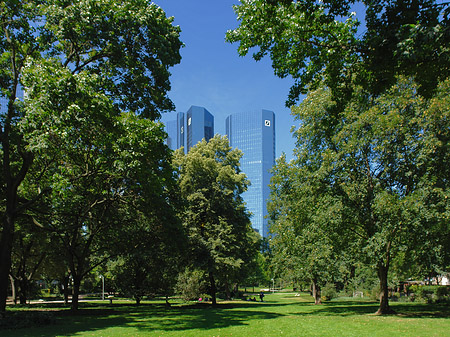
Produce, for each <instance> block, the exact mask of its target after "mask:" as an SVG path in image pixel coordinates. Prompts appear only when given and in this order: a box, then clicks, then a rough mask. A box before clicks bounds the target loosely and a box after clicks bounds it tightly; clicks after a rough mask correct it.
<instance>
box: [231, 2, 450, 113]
mask: <svg viewBox="0 0 450 337" xmlns="http://www.w3.org/2000/svg"><path fill="white" fill-rule="evenodd" d="M354 3H355V1H342V0H332V1H313V0H304V1H264V0H253V1H248V0H241V1H240V4H239V5H235V6H234V10H235V13H236V16H237V20H238V21H239V27H238V28H236V29H234V30H230V31H228V32H227V35H226V39H227V41H228V42H239V46H238V53H239V55H241V56H243V55H246V54H247V53H248V52H249V51H251V50H252V51H254V53H253V58H254V59H255V60H256V61H258V60H260V59H262V58H263V57H264V56H266V55H268V56H269V57H270V59H271V61H272V67H273V69H274V71H275V74H276V75H278V76H280V77H286V76H291V77H292V78H293V79H294V80H295V83H294V85H293V86H292V88H291V90H290V93H289V98H288V101H287V102H286V104H287V106H292V105H293V104H294V103H295V102H296V101H297V100H298V98H299V96H300V94H306V93H307V91H308V90H315V89H317V88H319V86H320V85H322V84H325V85H326V86H327V87H329V88H331V91H332V94H333V99H334V100H335V101H336V102H337V103H338V105H339V106H340V108H343V107H344V106H345V104H346V103H348V102H349V100H350V99H351V93H352V91H353V89H354V85H355V84H357V85H363V87H364V88H365V89H366V90H367V91H368V92H370V93H371V94H372V95H379V94H381V93H382V92H383V91H384V90H386V89H388V88H389V87H391V86H392V85H393V84H395V82H396V77H397V76H398V75H404V76H408V77H413V78H415V79H416V82H417V83H418V84H419V87H418V90H419V91H420V92H421V93H422V94H424V95H425V96H427V97H430V96H431V95H432V93H433V92H434V89H435V88H436V86H437V83H438V82H439V81H442V80H444V79H445V78H447V77H448V76H449V75H450V73H449V69H448V66H447V65H448V61H449V53H448V48H449V41H450V39H449V38H448V37H449V24H450V20H449V17H448V15H449V4H448V3H445V2H444V3H442V2H439V1H433V0H421V1H403V0H398V1H384V0H377V1H363V2H362V4H363V5H364V9H365V18H364V20H365V21H364V23H365V27H366V30H365V31H364V32H362V31H361V30H360V29H359V28H360V26H361V21H360V20H363V15H362V14H361V13H358V14H359V15H358V16H356V14H355V13H353V12H351V11H352V4H354ZM362 4H361V3H360V6H359V8H360V9H361V10H362Z"/></svg>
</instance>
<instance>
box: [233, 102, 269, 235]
mask: <svg viewBox="0 0 450 337" xmlns="http://www.w3.org/2000/svg"><path fill="white" fill-rule="evenodd" d="M226 133H227V136H228V139H229V141H230V145H231V146H232V147H233V148H236V147H237V148H238V149H240V150H241V151H242V152H243V154H244V155H243V157H242V159H241V170H242V172H244V173H245V174H246V175H247V177H248V179H249V180H250V182H251V185H250V186H249V188H248V191H247V192H245V193H244V194H243V198H244V201H245V202H246V204H247V208H248V210H249V211H250V212H251V213H252V214H253V215H252V218H251V221H252V226H253V228H254V229H255V230H256V231H258V232H259V233H260V234H261V236H263V237H266V236H267V235H268V219H266V218H265V216H266V215H267V205H266V203H267V200H268V198H269V194H270V188H269V183H270V178H271V176H272V175H271V173H270V170H271V169H272V167H273V165H274V164H275V114H274V112H273V111H269V110H259V111H254V112H249V113H239V114H232V115H230V116H228V117H227V119H226Z"/></svg>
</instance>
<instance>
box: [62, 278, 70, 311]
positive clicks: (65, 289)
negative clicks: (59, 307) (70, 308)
mask: <svg viewBox="0 0 450 337" xmlns="http://www.w3.org/2000/svg"><path fill="white" fill-rule="evenodd" d="M62 281H63V284H62V286H63V289H62V290H63V294H64V304H65V305H68V304H69V276H64V278H63V280H62Z"/></svg>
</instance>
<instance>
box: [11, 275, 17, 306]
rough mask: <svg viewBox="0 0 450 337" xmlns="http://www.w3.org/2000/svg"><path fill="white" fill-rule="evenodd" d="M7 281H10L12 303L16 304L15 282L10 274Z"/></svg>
mask: <svg viewBox="0 0 450 337" xmlns="http://www.w3.org/2000/svg"><path fill="white" fill-rule="evenodd" d="M9 279H10V280H11V292H12V299H13V301H14V304H17V298H16V282H15V280H14V277H12V275H11V274H9Z"/></svg>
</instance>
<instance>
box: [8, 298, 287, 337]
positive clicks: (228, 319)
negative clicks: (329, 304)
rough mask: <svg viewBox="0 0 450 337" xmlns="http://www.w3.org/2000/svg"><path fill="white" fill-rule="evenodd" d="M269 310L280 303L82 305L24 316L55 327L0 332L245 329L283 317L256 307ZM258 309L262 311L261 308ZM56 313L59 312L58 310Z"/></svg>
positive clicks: (61, 333)
mask: <svg viewBox="0 0 450 337" xmlns="http://www.w3.org/2000/svg"><path fill="white" fill-rule="evenodd" d="M262 305H263V307H264V308H266V309H267V308H270V307H274V306H283V305H286V304H280V303H271V304H269V303H259V302H258V303H245V302H236V303H225V304H219V305H217V306H211V305H208V304H194V305H174V306H172V307H166V306H165V305H163V304H161V305H160V304H145V303H144V304H141V305H140V306H136V305H130V304H115V305H113V306H110V307H108V306H98V305H97V306H96V305H84V306H83V307H82V308H80V309H79V310H78V311H76V312H73V311H70V310H67V309H65V310H64V309H59V308H54V307H51V306H50V305H49V306H46V307H45V308H42V307H41V309H39V310H33V309H30V310H27V311H26V312H27V313H31V314H32V313H33V312H42V311H47V310H48V311H51V312H52V314H53V315H54V316H55V317H56V322H55V323H54V324H50V325H45V326H38V327H36V326H34V327H32V328H22V329H14V330H10V329H7V330H0V334H1V335H3V333H4V332H6V335H7V336H23V337H28V336H29V337H31V336H33V337H35V336H54V335H58V336H73V335H75V334H83V333H87V332H94V331H96V330H103V329H107V328H135V329H138V330H140V331H145V332H152V331H186V330H193V329H201V330H203V331H205V330H209V329H217V328H226V327H230V326H245V325H247V324H248V322H249V321H251V320H258V319H275V318H277V317H280V316H282V315H283V314H279V313H273V312H266V311H263V310H259V309H258V306H262ZM263 307H261V308H263ZM58 309H59V310H58Z"/></svg>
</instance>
